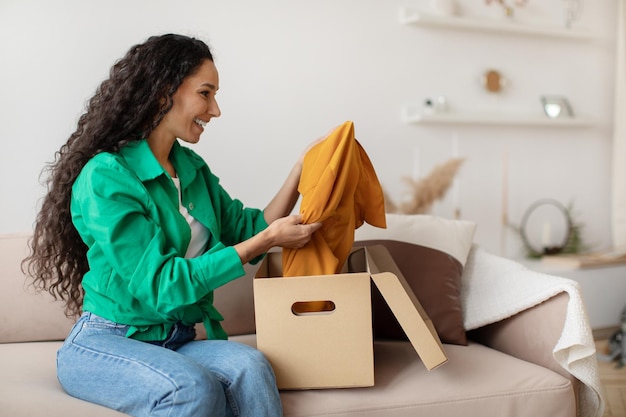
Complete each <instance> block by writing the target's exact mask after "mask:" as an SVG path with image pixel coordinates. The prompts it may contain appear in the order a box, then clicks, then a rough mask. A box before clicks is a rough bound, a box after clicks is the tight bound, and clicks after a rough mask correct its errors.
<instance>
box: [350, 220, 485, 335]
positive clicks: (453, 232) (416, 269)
mask: <svg viewBox="0 0 626 417" xmlns="http://www.w3.org/2000/svg"><path fill="white" fill-rule="evenodd" d="M475 228H476V225H475V224H474V223H472V222H469V221H463V220H448V219H443V218H439V217H435V216H429V215H403V214H387V229H379V228H374V227H371V226H369V225H364V226H363V227H361V228H360V229H357V231H356V233H355V239H358V240H356V241H355V246H356V245H358V246H367V245H374V244H382V245H384V246H385V247H386V248H387V249H388V250H389V252H390V254H391V256H392V257H393V258H394V261H395V262H396V264H397V266H398V268H399V269H400V271H401V272H402V274H403V275H404V277H405V278H406V280H407V281H408V283H409V285H410V286H411V289H412V290H413V292H414V293H415V295H416V296H417V298H418V299H419V301H420V303H421V304H422V306H423V307H424V310H425V311H426V313H427V314H428V316H429V317H430V318H431V320H432V321H433V325H434V326H435V328H436V329H437V333H438V334H439V337H440V338H441V340H442V341H443V342H444V343H451V344H458V345H465V344H467V337H466V335H465V328H464V326H463V307H462V304H461V278H462V274H463V267H464V265H465V262H466V261H467V256H468V254H469V251H470V249H471V247H472V241H473V237H474V230H475ZM372 309H373V311H374V333H375V337H376V338H378V339H392V340H397V339H401V340H405V339H406V336H405V335H404V332H403V331H402V328H401V327H400V325H399V324H398V322H397V320H396V319H395V317H394V315H393V314H392V313H391V310H390V309H389V307H388V306H387V304H386V302H385V301H384V299H383V298H382V296H381V295H380V294H379V293H378V291H377V290H375V289H374V290H373V292H372Z"/></svg>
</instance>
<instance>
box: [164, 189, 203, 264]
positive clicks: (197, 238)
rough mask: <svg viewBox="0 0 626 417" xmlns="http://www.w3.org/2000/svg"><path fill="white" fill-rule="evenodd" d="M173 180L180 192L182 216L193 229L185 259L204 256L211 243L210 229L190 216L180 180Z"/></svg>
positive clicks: (179, 206) (179, 207)
mask: <svg viewBox="0 0 626 417" xmlns="http://www.w3.org/2000/svg"><path fill="white" fill-rule="evenodd" d="M172 180H173V181H174V185H175V186H176V189H177V190H178V210H179V211H180V214H182V215H183V216H184V217H185V220H187V223H189V227H190V228H191V241H190V242H189V247H188V248H187V253H186V254H185V258H195V257H196V256H200V255H202V254H203V253H204V250H205V249H206V245H207V243H208V242H209V229H207V228H206V227H204V225H203V224H202V223H200V222H199V221H198V220H196V219H195V218H193V217H192V216H191V214H189V212H188V211H187V208H186V207H185V206H183V202H182V192H181V190H180V180H179V179H178V178H173V177H172Z"/></svg>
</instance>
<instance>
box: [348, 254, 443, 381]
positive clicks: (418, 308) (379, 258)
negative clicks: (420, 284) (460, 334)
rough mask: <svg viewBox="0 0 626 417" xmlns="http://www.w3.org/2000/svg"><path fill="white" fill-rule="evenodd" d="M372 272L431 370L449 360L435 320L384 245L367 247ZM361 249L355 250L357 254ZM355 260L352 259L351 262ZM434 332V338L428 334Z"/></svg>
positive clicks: (378, 285)
mask: <svg viewBox="0 0 626 417" xmlns="http://www.w3.org/2000/svg"><path fill="white" fill-rule="evenodd" d="M363 249H364V252H365V257H366V262H365V265H367V268H368V272H369V273H370V276H371V278H372V281H374V284H376V287H377V288H378V290H379V291H380V293H381V294H382V296H383V298H384V299H385V301H386V302H387V304H388V305H389V307H390V308H391V311H392V312H393V314H394V316H395V317H396V319H397V320H398V322H399V323H400V326H401V327H402V330H404V333H405V334H406V335H407V337H408V338H409V341H410V342H411V344H412V345H413V348H414V349H415V351H416V352H417V354H418V355H419V356H420V358H421V359H422V362H423V363H424V365H425V366H426V368H427V369H428V370H432V369H434V368H436V367H438V366H440V365H442V364H444V363H446V362H447V361H448V358H447V356H446V354H445V352H444V349H443V345H442V344H441V340H440V339H439V335H438V334H437V331H436V330H435V326H434V325H433V323H432V320H431V319H430V318H429V317H428V315H427V314H426V312H425V311H424V308H423V307H422V305H421V304H420V302H419V300H418V299H417V297H416V296H415V293H414V292H413V290H412V289H411V287H410V286H409V283H408V282H407V281H406V279H405V278H404V275H402V272H400V270H399V269H398V266H397V265H396V263H395V262H394V260H393V258H392V256H391V254H390V253H389V251H388V250H387V248H385V247H384V246H383V245H372V246H367V247H364V248H363ZM357 253H358V252H353V255H356V254H357ZM349 263H352V262H349ZM427 334H430V335H431V336H432V337H424V336H425V335H427Z"/></svg>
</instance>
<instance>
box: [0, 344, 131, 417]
mask: <svg viewBox="0 0 626 417" xmlns="http://www.w3.org/2000/svg"><path fill="white" fill-rule="evenodd" d="M62 343H63V342H30V343H5V344H0V369H2V372H1V374H2V378H0V415H3V416H5V415H6V416H11V417H33V416H46V417H73V416H76V417H79V416H80V417H84V416H89V417H121V416H125V414H121V413H118V412H117V411H113V410H110V409H108V408H105V407H102V406H99V405H96V404H91V403H88V402H86V401H81V400H79V399H76V398H73V397H70V396H69V395H68V394H66V393H65V391H63V388H61V385H59V382H58V381H57V377H56V353H57V350H58V349H59V348H60V347H61V344H62Z"/></svg>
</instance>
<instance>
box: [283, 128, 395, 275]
mask: <svg viewBox="0 0 626 417" xmlns="http://www.w3.org/2000/svg"><path fill="white" fill-rule="evenodd" d="M298 191H299V192H300V194H301V195H302V202H301V204H300V214H301V215H302V222H303V223H305V224H309V223H315V222H322V223H323V224H322V227H321V228H320V229H318V230H317V231H316V232H315V233H314V234H313V236H312V239H311V241H310V242H309V243H308V244H307V245H305V246H304V247H303V248H300V249H284V250H283V259H282V260H283V276H285V277H289V276H305V275H328V274H335V273H338V272H340V270H341V268H342V266H343V264H344V263H345V261H346V259H347V257H348V254H349V253H350V250H351V249H352V245H353V243H354V230H355V229H357V228H359V227H360V226H361V225H363V223H364V222H367V223H369V224H371V225H372V226H377V227H383V228H384V227H387V224H386V220H385V202H384V198H383V191H382V187H381V186H380V183H379V182H378V177H377V176H376V172H375V171H374V167H373V166H372V163H371V161H370V160H369V158H368V156H367V154H366V153H365V151H364V150H363V148H362V147H361V145H360V144H359V143H358V142H357V140H356V139H355V137H354V124H353V123H352V122H350V121H348V122H345V123H344V124H342V125H341V126H339V127H338V128H337V129H335V130H334V131H333V132H332V133H331V134H330V135H329V136H328V138H326V139H325V140H324V141H322V142H320V143H318V144H316V145H315V146H314V147H313V148H311V149H310V150H309V151H308V152H307V154H306V155H305V157H304V165H303V168H302V175H301V177H300V183H299V185H298Z"/></svg>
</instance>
